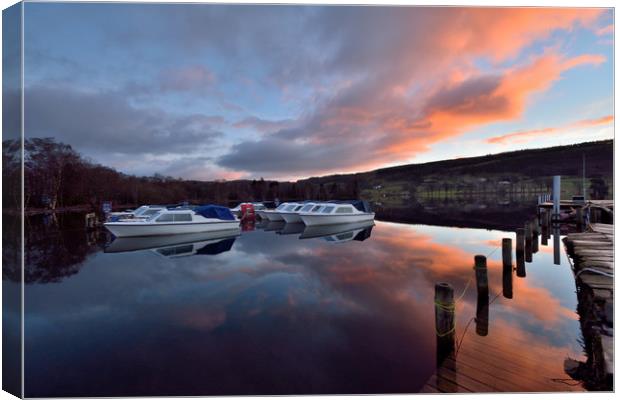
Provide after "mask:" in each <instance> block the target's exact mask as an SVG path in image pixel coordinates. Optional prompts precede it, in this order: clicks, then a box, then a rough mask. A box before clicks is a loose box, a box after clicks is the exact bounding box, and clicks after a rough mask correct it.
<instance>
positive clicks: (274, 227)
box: [263, 221, 286, 232]
mask: <svg viewBox="0 0 620 400" xmlns="http://www.w3.org/2000/svg"><path fill="white" fill-rule="evenodd" d="M284 225H286V222H284V221H269V223H268V224H267V225H265V227H264V228H263V230H264V231H266V232H269V231H279V230H281V229H282V228H284Z"/></svg>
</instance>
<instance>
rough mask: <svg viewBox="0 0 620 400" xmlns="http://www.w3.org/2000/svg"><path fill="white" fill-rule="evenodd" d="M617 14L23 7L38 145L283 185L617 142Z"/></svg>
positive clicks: (169, 172)
mask: <svg viewBox="0 0 620 400" xmlns="http://www.w3.org/2000/svg"><path fill="white" fill-rule="evenodd" d="M613 30H614V26H613V13H612V10H610V9H601V8H598V9H594V8H592V9H588V8H581V9H576V8H463V7H441V8H438V7H435V8H432V7H426V8H425V7H384V6H382V7H378V6H376V7H375V6H365V7H350V6H267V5H262V6H261V5H199V4H112V3H100V4H84V3H83V4H75V3H73V4H71V3H47V4H45V3H26V4H25V15H24V54H25V56H24V85H25V86H24V95H25V133H26V136H27V137H54V138H56V139H57V140H58V141H61V142H64V143H68V144H70V145H72V146H73V147H74V148H75V149H76V150H78V151H79V152H80V153H81V154H82V155H84V156H85V157H87V158H89V159H90V160H92V161H93V162H96V163H100V164H103V165H107V166H111V167H113V168H116V169H117V170H119V171H122V172H124V173H128V174H136V175H152V174H155V173H158V174H163V175H166V176H173V177H179V178H184V179H200V180H214V179H228V180H230V179H239V178H249V179H254V178H255V179H258V178H260V177H263V178H265V179H281V180H296V179H301V178H305V177H308V176H320V175H328V174H333V173H348V172H360V171H368V170H372V169H376V168H381V167H386V166H393V165H400V164H407V163H420V162H427V161H434V160H442V159H452V158H459V157H468V156H475V155H485V154H493V153H498V152H503V151H510V150H519V149H524V148H537V147H548V146H555V145H563V144H570V143H579V142H584V141H593V140H601V139H608V138H612V137H613V134H614V131H613V123H614V117H613Z"/></svg>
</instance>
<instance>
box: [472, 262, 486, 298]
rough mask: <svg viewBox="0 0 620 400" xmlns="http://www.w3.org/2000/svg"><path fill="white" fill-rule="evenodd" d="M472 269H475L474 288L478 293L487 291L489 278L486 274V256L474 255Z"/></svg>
mask: <svg viewBox="0 0 620 400" xmlns="http://www.w3.org/2000/svg"><path fill="white" fill-rule="evenodd" d="M474 269H475V270H476V288H477V289H478V293H485V292H486V293H488V292H489V278H488V276H487V258H486V257H485V256H481V255H477V256H475V257H474Z"/></svg>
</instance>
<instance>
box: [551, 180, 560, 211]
mask: <svg viewBox="0 0 620 400" xmlns="http://www.w3.org/2000/svg"><path fill="white" fill-rule="evenodd" d="M561 179H562V177H561V176H560V175H555V176H554V177H553V216H552V218H553V219H559V218H560V199H561V198H562V190H561Z"/></svg>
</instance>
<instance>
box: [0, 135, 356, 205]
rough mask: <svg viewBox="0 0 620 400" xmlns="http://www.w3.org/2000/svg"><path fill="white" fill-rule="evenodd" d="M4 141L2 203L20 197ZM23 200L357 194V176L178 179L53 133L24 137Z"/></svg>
mask: <svg viewBox="0 0 620 400" xmlns="http://www.w3.org/2000/svg"><path fill="white" fill-rule="evenodd" d="M2 144H3V146H2V167H3V202H4V208H18V207H19V205H20V202H21V198H20V181H21V174H20V168H21V158H20V157H21V152H20V143H19V141H16V140H5V141H3V143H2ZM24 189H25V190H24V205H25V207H26V209H39V208H48V209H58V208H66V207H73V206H85V205H87V206H90V207H92V208H94V209H100V206H101V204H102V203H103V202H106V201H111V202H112V203H113V204H114V205H137V204H158V203H160V204H161V203H176V202H182V201H188V202H190V203H194V204H200V203H217V204H226V205H228V204H231V203H236V202H240V201H248V200H251V201H274V200H275V199H279V200H295V199H310V198H312V199H319V200H330V199H345V198H357V197H358V195H359V188H358V182H357V180H351V181H350V182H344V183H332V184H329V185H327V184H323V183H312V182H277V181H269V180H264V179H262V178H261V179H259V180H236V181H208V182H203V181H195V180H182V179H178V178H172V177H167V176H161V175H154V176H150V177H138V176H133V175H127V174H123V173H120V172H118V171H116V170H114V169H112V168H109V167H105V166H102V165H98V164H96V163H93V162H91V161H89V160H87V159H85V158H84V157H83V156H81V155H80V154H79V153H78V152H77V151H75V150H74V149H73V148H72V147H71V146H70V145H68V144H64V143H59V142H56V141H55V140H54V139H53V138H33V139H27V140H25V142H24Z"/></svg>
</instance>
